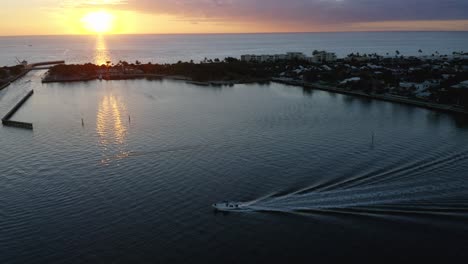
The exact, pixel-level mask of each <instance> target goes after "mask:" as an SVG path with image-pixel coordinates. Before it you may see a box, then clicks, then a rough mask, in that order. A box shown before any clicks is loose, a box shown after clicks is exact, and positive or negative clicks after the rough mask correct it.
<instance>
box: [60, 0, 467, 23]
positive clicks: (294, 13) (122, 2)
mask: <svg viewBox="0 0 468 264" xmlns="http://www.w3.org/2000/svg"><path fill="white" fill-rule="evenodd" d="M65 2H72V3H74V5H75V7H76V6H87V7H89V6H94V7H96V6H103V7H104V6H105V7H110V8H117V9H126V10H135V11H138V12H143V13H150V14H166V15H172V16H176V17H177V19H179V20H187V21H192V22H197V21H199V22H206V21H216V22H220V21H222V22H224V23H231V22H232V23H239V22H256V23H270V24H272V23H273V24H293V23H296V24H301V23H302V24H309V25H312V24H313V25H337V24H341V25H343V24H346V23H365V22H379V21H415V20H421V21H430V20H433V21H436V20H466V19H468V1H467V0H443V1H441V0H87V1H65ZM77 3H79V4H77Z"/></svg>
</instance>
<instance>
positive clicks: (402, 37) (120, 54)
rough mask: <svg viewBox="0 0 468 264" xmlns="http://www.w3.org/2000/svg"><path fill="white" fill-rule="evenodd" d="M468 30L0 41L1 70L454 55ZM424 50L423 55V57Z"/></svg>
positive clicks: (463, 45) (467, 36)
mask: <svg viewBox="0 0 468 264" xmlns="http://www.w3.org/2000/svg"><path fill="white" fill-rule="evenodd" d="M467 43H468V32H354V33H300V34H299V33H298V34H228V35H226V34H215V35H109V36H104V37H96V36H36V37H27V36H26V37H0V66H3V65H12V64H15V63H16V57H18V58H19V59H21V60H22V59H26V60H28V61H30V62H37V61H48V60H65V61H66V62H67V63H87V62H94V63H98V64H102V63H105V62H106V61H108V60H110V61H112V62H114V63H117V62H118V61H119V60H126V61H129V62H134V61H135V60H140V61H142V62H149V61H151V62H159V63H161V62H164V63H165V62H170V63H174V62H177V61H179V60H182V61H189V60H191V59H193V60H194V61H196V62H198V61H201V60H203V59H204V58H205V57H208V58H224V57H229V56H232V57H238V58H239V57H240V55H242V54H277V53H285V52H289V51H300V52H305V53H306V54H307V55H309V56H310V55H311V53H312V51H313V50H315V49H317V50H323V49H326V50H328V51H332V52H336V53H337V55H338V56H339V57H344V56H346V55H348V54H350V53H352V52H360V53H378V54H381V55H384V56H385V55H386V53H389V55H392V56H393V55H395V51H396V50H398V51H400V52H401V54H402V55H405V56H409V55H431V54H433V53H435V52H436V51H438V52H439V53H440V54H452V52H453V51H468V50H467V45H466V44H467ZM419 49H421V50H422V52H423V53H422V54H421V53H419V52H418V51H419Z"/></svg>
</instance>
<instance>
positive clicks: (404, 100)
mask: <svg viewBox="0 0 468 264" xmlns="http://www.w3.org/2000/svg"><path fill="white" fill-rule="evenodd" d="M144 78H157V79H168V80H177V81H185V82H186V83H188V84H193V85H199V86H233V85H236V84H248V83H265V82H276V83H281V84H286V85H291V86H296V87H305V88H311V89H317V90H322V91H327V92H333V93H339V94H344V95H350V96H358V97H363V98H368V99H374V100H379V101H386V102H392V103H398V104H405V105H410V106H415V107H420V108H426V109H430V110H436V111H442V112H448V113H454V114H463V115H468V110H467V109H463V108H461V107H455V106H452V105H447V104H438V103H431V102H424V101H421V100H415V99H411V98H408V97H404V96H398V95H389V94H387V95H383V94H382V95H380V94H368V93H364V92H359V91H350V90H345V89H341V88H336V87H334V86H330V85H324V84H320V83H308V82H303V81H296V80H284V79H281V78H270V79H255V80H254V79H252V80H244V81H240V80H236V81H193V80H191V79H190V78H188V77H184V76H174V75H162V74H134V75H125V76H123V75H122V76H112V77H111V78H102V79H100V78H99V77H98V76H93V77H89V78H74V79H60V80H43V81H42V82H43V83H68V82H82V81H83V82H86V81H94V80H106V81H108V80H135V79H144Z"/></svg>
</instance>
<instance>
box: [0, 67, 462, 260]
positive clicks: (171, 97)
mask: <svg viewBox="0 0 468 264" xmlns="http://www.w3.org/2000/svg"><path fill="white" fill-rule="evenodd" d="M42 74H43V72H34V73H31V74H29V75H27V76H26V77H25V78H23V79H21V80H19V81H18V82H16V83H15V84H13V85H11V86H10V87H9V88H7V89H5V90H3V91H0V114H1V115H2V116H3V115H4V114H5V113H6V112H7V111H8V110H9V109H10V108H11V106H12V105H14V104H15V103H16V102H17V101H18V100H19V99H20V98H21V97H22V96H23V95H24V94H25V93H26V92H27V91H28V90H30V89H34V90H35V94H34V95H33V96H32V97H31V98H30V99H29V101H28V102H27V103H26V104H25V106H24V107H23V108H21V110H20V111H19V112H18V113H17V114H16V115H15V116H14V119H15V120H19V121H29V122H33V123H34V131H28V130H22V129H15V128H7V127H0V146H1V150H0V153H1V159H0V249H1V252H0V263H54V262H59V263H62V262H72V263H73V262H76V263H80V262H98V263H195V262H197V263H212V262H218V263H260V262H267V261H268V262H276V261H282V262H288V261H298V260H303V261H304V260H306V261H304V262H307V263H310V262H311V261H318V262H319V263H326V262H329V261H333V260H338V259H340V260H344V259H346V260H370V259H372V260H378V259H379V258H381V257H384V258H386V259H392V260H407V259H411V260H421V259H429V258H431V259H432V260H434V259H439V260H443V261H444V262H453V261H454V260H456V259H460V258H466V257H468V253H467V252H468V251H467V250H468V244H467V243H466V242H467V241H468V225H467V223H468V209H467V208H468V207H467V206H468V189H467V187H468V178H467V177H468V175H467V171H468V122H467V120H466V119H464V118H460V117H454V116H451V115H448V114H442V113H437V112H433V111H429V110H425V109H419V108H414V107H409V106H403V105H398V104H392V103H387V102H379V101H368V100H363V99H359V98H355V97H348V96H343V95H337V94H332V93H327V92H323V91H313V90H303V89H302V88H297V87H291V86H285V85H280V84H270V85H236V86H233V87H199V86H193V85H189V84H185V83H184V82H178V81H147V80H131V81H109V82H106V81H103V82H99V81H93V82H87V83H74V84H44V85H41V84H40V77H41V75H42ZM29 80H32V81H31V82H28V81H29ZM81 119H83V121H84V126H82V123H81ZM372 134H374V135H375V136H374V140H373V141H372ZM225 199H228V200H235V201H250V202H252V203H253V204H255V205H256V206H257V207H258V208H260V207H261V208H263V209H261V210H253V211H251V212H246V213H240V214H227V215H226V214H221V213H218V214H215V213H214V212H213V210H212V209H211V208H210V204H212V203H213V202H218V201H221V200H225Z"/></svg>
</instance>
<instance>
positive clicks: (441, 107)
mask: <svg viewBox="0 0 468 264" xmlns="http://www.w3.org/2000/svg"><path fill="white" fill-rule="evenodd" d="M272 82H277V83H282V84H287V85H291V86H296V87H305V88H311V89H317V90H322V91H326V92H333V93H339V94H344V95H351V96H358V97H364V98H368V99H374V100H379V101H386V102H392V103H398V104H405V105H411V106H416V107H421V108H426V109H430V110H437V111H442V112H449V113H456V114H464V115H468V110H467V109H463V108H461V107H454V106H452V105H446V104H437V103H431V102H424V101H419V100H414V99H411V98H407V97H404V96H398V95H379V94H367V93H364V92H356V91H347V90H344V89H340V88H336V87H333V86H329V85H323V84H319V83H306V82H301V81H294V80H281V79H275V78H273V79H272Z"/></svg>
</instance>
